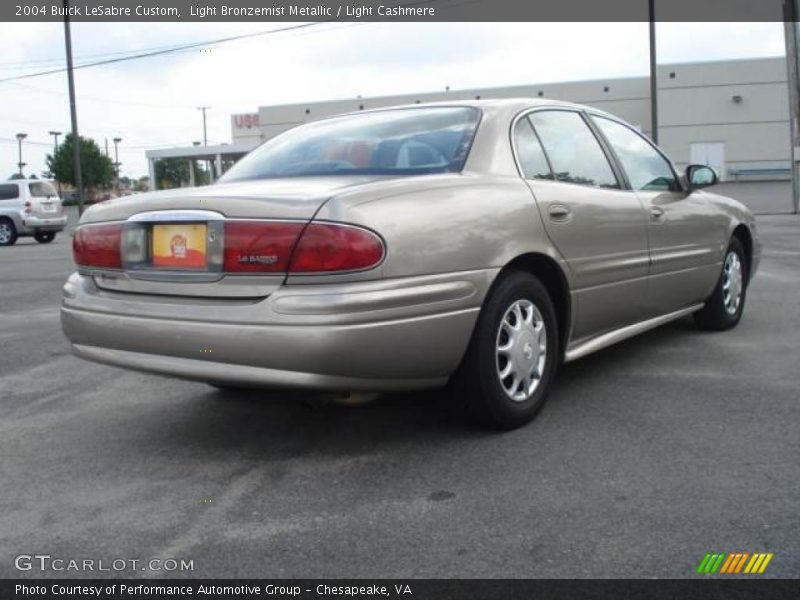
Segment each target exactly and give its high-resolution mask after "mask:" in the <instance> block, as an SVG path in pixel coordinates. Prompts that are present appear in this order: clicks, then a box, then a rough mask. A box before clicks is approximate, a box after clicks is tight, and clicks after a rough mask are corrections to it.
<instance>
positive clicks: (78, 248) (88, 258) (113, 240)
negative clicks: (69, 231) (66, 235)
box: [72, 223, 122, 269]
mask: <svg viewBox="0 0 800 600" xmlns="http://www.w3.org/2000/svg"><path fill="white" fill-rule="evenodd" d="M121 235H122V223H96V224H90V225H81V226H80V227H78V228H77V229H76V230H75V233H74V235H73V237H72V255H73V257H74V258H75V263H76V264H78V265H81V266H84V267H105V268H108V269H121V268H122V260H121V259H120V249H119V244H120V237H121Z"/></svg>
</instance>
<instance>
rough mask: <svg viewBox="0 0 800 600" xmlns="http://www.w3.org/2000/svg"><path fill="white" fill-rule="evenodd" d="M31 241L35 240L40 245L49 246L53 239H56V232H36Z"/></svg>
mask: <svg viewBox="0 0 800 600" xmlns="http://www.w3.org/2000/svg"><path fill="white" fill-rule="evenodd" d="M33 239H35V240H36V241H37V242H39V243H40V244H49V243H50V242H52V241H53V240H54V239H56V232H55V231H37V232H36V233H34V234H33Z"/></svg>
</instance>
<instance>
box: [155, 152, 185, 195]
mask: <svg viewBox="0 0 800 600" xmlns="http://www.w3.org/2000/svg"><path fill="white" fill-rule="evenodd" d="M185 181H189V161H188V160H186V159H183V158H162V159H159V160H157V161H156V182H158V184H159V187H160V188H163V189H168V188H176V187H181V185H182V184H183V183H184V182H185Z"/></svg>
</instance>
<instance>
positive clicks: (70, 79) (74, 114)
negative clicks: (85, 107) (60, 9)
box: [64, 0, 83, 215]
mask: <svg viewBox="0 0 800 600" xmlns="http://www.w3.org/2000/svg"><path fill="white" fill-rule="evenodd" d="M64 44H65V45H66V52H67V83H68V85H69V113H70V117H71V119H72V138H73V139H72V148H73V164H74V169H75V187H76V188H77V191H78V214H79V215H82V214H83V176H82V174H81V138H80V135H78V110H77V108H76V106H75V77H74V74H73V72H72V35H71V34H70V30H69V0H64Z"/></svg>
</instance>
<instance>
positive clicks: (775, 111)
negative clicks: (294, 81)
mask: <svg viewBox="0 0 800 600" xmlns="http://www.w3.org/2000/svg"><path fill="white" fill-rule="evenodd" d="M510 97H544V98H552V99H554V100H566V101H569V102H576V103H579V104H587V105H589V106H594V107H596V108H599V109H601V110H605V111H607V112H610V113H612V114H615V115H618V116H620V117H622V118H623V119H625V120H626V121H628V122H630V123H632V124H633V125H636V126H638V127H639V128H640V129H642V131H644V132H645V133H646V134H648V135H650V134H651V132H650V81H649V78H648V77H629V78H621V79H598V80H593V81H577V82H566V83H545V84H528V85H520V86H513V87H502V88H480V89H469V90H448V91H439V92H426V93H417V94H405V95H400V96H380V97H373V98H355V99H349V100H331V101H327V102H309V103H298V104H284V105H280V106H262V107H260V108H259V109H258V112H257V113H256V112H254V113H246V114H237V115H231V130H232V138H233V143H232V144H230V145H222V146H215V147H191V148H170V149H164V150H151V151H148V152H147V157H148V159H149V160H150V173H151V184H152V183H154V181H153V173H154V169H153V160H155V159H158V158H164V157H167V156H179V157H186V158H193V159H203V160H213V161H215V163H216V164H217V165H218V169H217V174H219V172H221V171H222V169H223V168H224V164H230V162H232V161H234V160H237V159H238V158H240V157H241V156H243V155H244V154H245V153H246V152H247V151H248V150H250V149H252V148H254V147H255V146H257V145H258V144H259V143H261V142H263V141H264V140H268V139H270V138H272V137H274V136H275V135H277V134H278V133H281V132H282V131H285V130H287V129H290V128H291V127H294V126H296V125H300V124H302V123H307V122H309V121H314V120H317V119H321V118H324V117H329V116H332V115H337V114H341V113H346V112H354V111H359V110H368V109H372V108H381V107H385V106H392V105H397V104H414V103H420V102H434V101H441V100H454V101H457V100H464V99H475V98H477V99H481V98H510ZM658 121H659V124H658V137H659V145H660V146H661V147H662V148H663V149H664V150H665V151H666V152H667V154H669V156H671V157H672V159H673V160H674V161H675V162H676V163H677V166H678V168H681V169H682V168H683V167H684V166H685V165H687V164H689V163H690V162H691V163H704V164H708V165H710V166H712V167H714V168H715V169H716V170H717V172H718V173H720V174H721V175H722V178H723V179H726V180H743V181H744V180H760V179H790V178H791V137H790V125H789V92H788V84H787V70H786V61H785V59H784V58H783V57H778V58H765V59H750V60H735V61H720V62H705V63H689V64H676V65H661V66H659V67H658Z"/></svg>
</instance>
